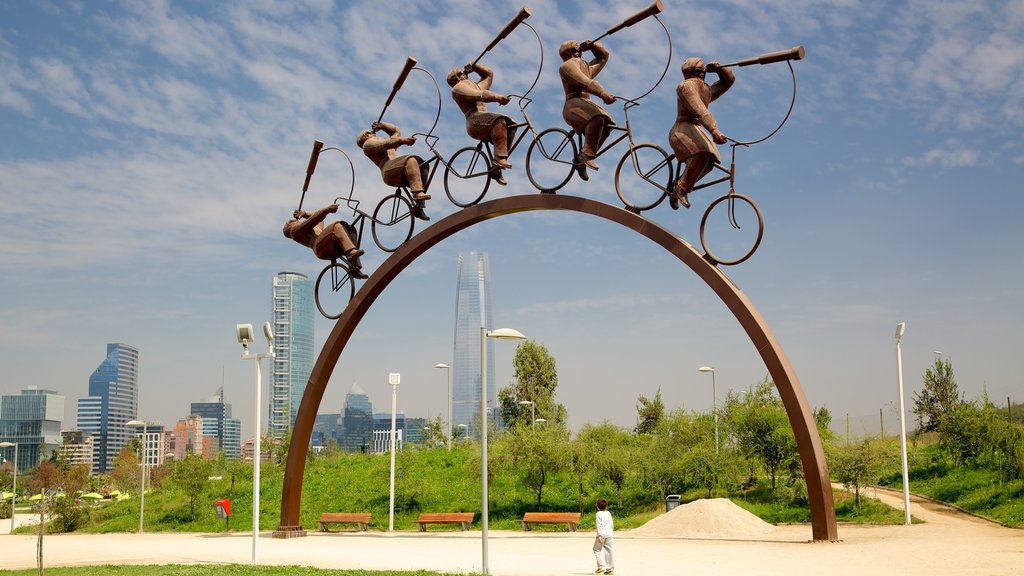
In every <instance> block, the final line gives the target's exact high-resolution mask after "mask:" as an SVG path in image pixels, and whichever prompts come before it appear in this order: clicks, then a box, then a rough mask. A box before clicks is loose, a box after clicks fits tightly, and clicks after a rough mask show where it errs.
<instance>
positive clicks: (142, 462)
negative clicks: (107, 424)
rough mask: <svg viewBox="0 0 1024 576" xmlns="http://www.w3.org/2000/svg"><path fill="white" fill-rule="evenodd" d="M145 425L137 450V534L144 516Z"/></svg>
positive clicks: (140, 529)
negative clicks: (140, 444)
mask: <svg viewBox="0 0 1024 576" xmlns="http://www.w3.org/2000/svg"><path fill="white" fill-rule="evenodd" d="M146 428H147V426H146V424H143V425H142V446H141V447H140V449H139V534H142V522H143V518H144V517H145V514H146Z"/></svg>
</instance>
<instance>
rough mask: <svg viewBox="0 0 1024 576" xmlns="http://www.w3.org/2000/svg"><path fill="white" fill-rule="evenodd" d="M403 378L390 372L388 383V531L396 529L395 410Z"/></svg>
mask: <svg viewBox="0 0 1024 576" xmlns="http://www.w3.org/2000/svg"><path fill="white" fill-rule="evenodd" d="M401 378H402V377H401V375H399V374H397V373H391V374H388V383H389V384H391V441H390V446H389V448H390V450H391V487H390V490H389V493H388V494H389V495H388V532H393V531H394V530H395V412H396V411H397V409H398V383H399V382H400V381H401Z"/></svg>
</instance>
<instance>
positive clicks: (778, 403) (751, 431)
mask: <svg viewBox="0 0 1024 576" xmlns="http://www.w3.org/2000/svg"><path fill="white" fill-rule="evenodd" d="M727 413H728V414H729V416H730V419H731V427H732V428H733V433H734V434H735V435H736V441H737V444H738V446H739V449H740V451H741V452H742V453H744V454H746V455H747V456H748V457H753V458H756V459H757V460H758V461H759V462H760V463H761V464H762V465H763V466H764V469H765V471H767V472H768V475H769V476H771V481H772V494H774V493H775V489H776V486H777V481H778V475H779V472H780V471H781V470H783V469H785V468H786V467H787V465H789V464H790V463H795V462H796V459H797V455H798V452H797V448H796V438H795V437H794V436H793V428H792V427H791V426H790V424H789V417H788V416H787V414H786V409H785V407H784V406H783V405H782V400H781V399H780V398H779V397H778V396H777V395H776V394H775V384H774V383H772V382H771V381H770V380H768V379H765V380H762V381H761V382H760V383H758V385H757V386H756V387H755V388H754V389H753V390H752V391H751V392H750V393H748V394H747V397H746V398H745V399H744V400H743V401H742V402H740V403H739V404H738V405H727ZM822 416H823V417H824V414H822Z"/></svg>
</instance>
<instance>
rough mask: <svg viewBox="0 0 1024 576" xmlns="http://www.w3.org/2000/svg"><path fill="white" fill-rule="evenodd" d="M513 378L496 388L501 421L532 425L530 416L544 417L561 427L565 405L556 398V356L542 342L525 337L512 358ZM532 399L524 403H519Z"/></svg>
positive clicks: (564, 417) (514, 426)
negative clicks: (506, 384) (529, 403)
mask: <svg viewBox="0 0 1024 576" xmlns="http://www.w3.org/2000/svg"><path fill="white" fill-rule="evenodd" d="M512 364H513V367H514V368H515V381H514V382H513V383H512V384H511V385H510V386H506V387H505V388H502V389H500V390H499V391H498V406H499V408H498V409H499V412H500V414H501V418H502V420H503V421H504V422H505V424H506V425H507V426H508V427H509V428H513V429H514V428H521V427H523V426H529V427H531V428H532V427H533V422H532V421H531V418H533V417H534V416H536V417H537V418H544V419H545V420H547V421H548V424H549V425H550V424H554V425H556V426H561V425H563V424H564V423H565V420H566V416H567V413H566V410H565V406H563V405H561V404H559V403H558V402H556V401H555V392H556V390H557V389H558V369H557V367H556V366H555V359H554V357H552V356H551V353H550V352H548V349H547V348H546V347H545V346H544V345H543V344H538V343H536V342H533V341H530V340H524V341H523V342H522V343H521V344H520V345H519V346H518V347H517V348H516V355H515V358H514V359H513V361H512ZM523 401H528V402H532V403H533V406H532V407H531V406H528V405H527V406H524V405H522V404H520V402H523Z"/></svg>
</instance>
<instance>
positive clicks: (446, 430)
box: [434, 364, 452, 452]
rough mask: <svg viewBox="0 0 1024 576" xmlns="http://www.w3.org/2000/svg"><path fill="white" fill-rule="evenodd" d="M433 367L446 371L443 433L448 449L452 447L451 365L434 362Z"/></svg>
mask: <svg viewBox="0 0 1024 576" xmlns="http://www.w3.org/2000/svg"><path fill="white" fill-rule="evenodd" d="M434 368H444V369H445V371H446V372H448V423H447V424H446V425H445V427H444V435H445V437H446V438H447V439H448V451H449V452H450V451H451V449H452V367H451V366H449V365H447V364H434Z"/></svg>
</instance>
